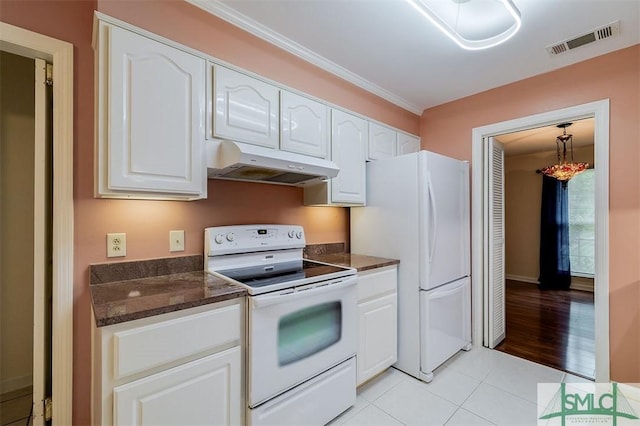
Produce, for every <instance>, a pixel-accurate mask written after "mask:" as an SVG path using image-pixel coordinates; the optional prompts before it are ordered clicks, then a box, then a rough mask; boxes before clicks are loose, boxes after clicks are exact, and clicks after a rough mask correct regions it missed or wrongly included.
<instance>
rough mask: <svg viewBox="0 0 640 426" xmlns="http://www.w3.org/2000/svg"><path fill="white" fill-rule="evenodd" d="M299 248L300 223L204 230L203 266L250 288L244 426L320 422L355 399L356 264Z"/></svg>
mask: <svg viewBox="0 0 640 426" xmlns="http://www.w3.org/2000/svg"><path fill="white" fill-rule="evenodd" d="M304 247H305V235H304V230H303V229H302V227H301V226H295V225H238V226H221V227H212V228H206V229H205V263H206V265H205V268H206V269H207V271H209V272H210V273H212V274H214V275H217V276H219V277H221V278H223V279H226V280H228V281H231V282H234V283H236V284H239V285H241V286H243V287H245V288H246V289H247V292H248V293H249V297H248V298H247V313H248V314H247V337H248V339H247V340H248V342H247V343H248V345H247V346H248V349H247V379H248V380H247V402H248V410H247V424H249V425H300V424H305V425H316V424H317V425H323V424H325V423H327V422H329V421H330V420H331V419H333V418H334V417H336V416H337V415H339V414H340V413H341V412H343V411H344V410H346V409H347V408H349V407H350V406H351V405H353V404H354V403H355V398H356V363H355V353H356V346H357V337H356V315H357V305H356V303H357V302H356V298H357V294H356V283H357V275H356V270H355V269H352V268H345V267H341V266H336V265H330V264H326V263H321V262H314V261H310V260H306V259H304V258H303V248H304Z"/></svg>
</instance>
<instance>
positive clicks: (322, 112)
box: [280, 90, 329, 158]
mask: <svg viewBox="0 0 640 426" xmlns="http://www.w3.org/2000/svg"><path fill="white" fill-rule="evenodd" d="M280 119H281V123H282V127H281V132H282V133H281V136H280V149H281V150H283V151H289V152H295V153H297V154H304V155H312V156H314V157H320V158H326V157H327V155H328V151H329V132H328V124H329V109H328V108H327V106H326V105H325V104H322V103H320V102H317V101H314V100H312V99H309V98H305V97H304V96H300V95H296V94H295V93H291V92H288V91H286V90H282V91H281V92H280Z"/></svg>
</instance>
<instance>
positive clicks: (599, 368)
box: [472, 100, 609, 382]
mask: <svg viewBox="0 0 640 426" xmlns="http://www.w3.org/2000/svg"><path fill="white" fill-rule="evenodd" d="M589 117H593V119H594V144H595V155H594V157H595V161H596V162H597V164H598V168H597V169H596V177H595V179H596V187H597V188H598V191H597V194H596V224H595V229H596V238H595V280H594V281H595V295H594V298H595V342H596V356H595V357H596V369H595V370H596V372H595V373H596V374H595V376H596V377H595V379H596V381H598V382H600V381H605V382H608V381H609V307H608V305H609V303H608V298H609V294H608V291H609V289H608V287H609V286H608V277H609V250H608V228H609V227H608V217H609V212H608V199H609V195H608V188H609V160H608V159H609V155H608V154H609V101H608V100H603V101H597V102H592V103H589V104H583V105H578V106H575V107H569V108H565V109H561V110H556V111H550V112H546V113H542V114H537V115H533V116H529V117H524V118H520V119H515V120H510V121H506V122H502V123H496V124H492V125H488V126H483V127H479V128H475V129H473V134H472V144H473V146H472V149H473V164H474V166H475V167H473V179H472V185H473V188H472V228H473V233H472V252H473V255H472V276H473V277H474V286H473V298H474V314H473V341H474V345H477V346H480V345H484V346H489V343H488V342H489V340H490V339H489V338H488V332H489V331H491V330H492V327H493V326H494V324H493V321H494V318H498V317H499V314H500V309H502V315H504V304H505V300H504V274H503V276H502V288H501V289H498V290H500V291H497V292H495V291H494V290H495V289H496V288H497V287H496V286H494V285H492V283H491V279H490V275H492V274H493V272H494V265H493V264H491V263H490V262H489V260H490V258H491V256H490V254H491V253H492V250H490V249H489V244H488V243H487V241H488V240H491V237H493V236H494V235H493V233H492V232H490V231H489V230H488V228H486V227H485V225H484V224H485V223H486V221H488V219H489V213H490V212H489V210H487V207H486V204H485V200H486V199H487V197H489V199H490V198H491V197H492V196H493V195H496V194H493V193H492V190H491V188H490V187H489V186H488V185H487V182H488V181H489V178H488V176H489V175H490V173H489V171H490V170H491V167H490V166H491V164H490V158H489V157H490V156H488V155H486V154H485V147H486V146H487V145H488V141H489V138H492V137H494V136H496V135H501V134H505V133H512V132H517V131H522V130H525V129H531V128H536V127H543V126H549V125H553V124H555V123H560V122H568V121H575V120H579V119H583V118H589ZM498 195H501V194H498ZM501 243H502V244H504V240H502V242H501ZM503 272H504V269H503ZM496 313H497V314H498V316H495V315H496ZM489 314H491V315H489Z"/></svg>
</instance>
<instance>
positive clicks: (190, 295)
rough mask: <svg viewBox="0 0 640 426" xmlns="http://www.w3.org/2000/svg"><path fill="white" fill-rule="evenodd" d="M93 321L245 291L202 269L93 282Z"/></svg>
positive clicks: (125, 318) (114, 320)
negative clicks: (117, 280) (115, 280)
mask: <svg viewBox="0 0 640 426" xmlns="http://www.w3.org/2000/svg"><path fill="white" fill-rule="evenodd" d="M90 288H91V301H92V303H93V311H94V314H95V317H96V325H97V326H98V327H103V326H105V325H112V324H118V323H121V322H125V321H131V320H135V319H140V318H146V317H150V316H154V315H160V314H164V313H167V312H173V311H179V310H182V309H188V308H193V307H195V306H201V305H206V304H210V303H216V302H222V301H223V300H229V299H235V298H238V297H243V296H246V294H247V291H246V290H245V289H244V288H242V287H240V286H238V285H235V284H232V283H229V282H227V281H225V280H223V279H221V278H218V277H216V276H213V275H211V274H209V273H207V272H205V271H194V272H184V273H180V274H172V275H162V276H157V277H151V278H140V279H135V280H128V281H119V282H111V283H106V284H94V285H91V286H90Z"/></svg>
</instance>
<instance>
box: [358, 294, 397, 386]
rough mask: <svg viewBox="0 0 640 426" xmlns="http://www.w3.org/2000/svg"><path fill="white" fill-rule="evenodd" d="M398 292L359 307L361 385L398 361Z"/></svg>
mask: <svg viewBox="0 0 640 426" xmlns="http://www.w3.org/2000/svg"><path fill="white" fill-rule="evenodd" d="M397 303H398V302H397V293H392V294H389V295H387V296H383V297H379V298H376V299H372V300H370V301H368V302H363V303H359V304H358V354H357V361H358V385H360V384H361V383H363V382H365V381H366V380H368V379H370V378H371V377H373V376H375V375H376V374H378V373H380V372H382V371H384V370H385V369H386V368H387V367H390V366H391V365H392V364H394V363H395V362H396V360H397V341H398V340H397V339H398V338H397V335H398V319H397V318H398V315H397V312H398V309H397Z"/></svg>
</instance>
